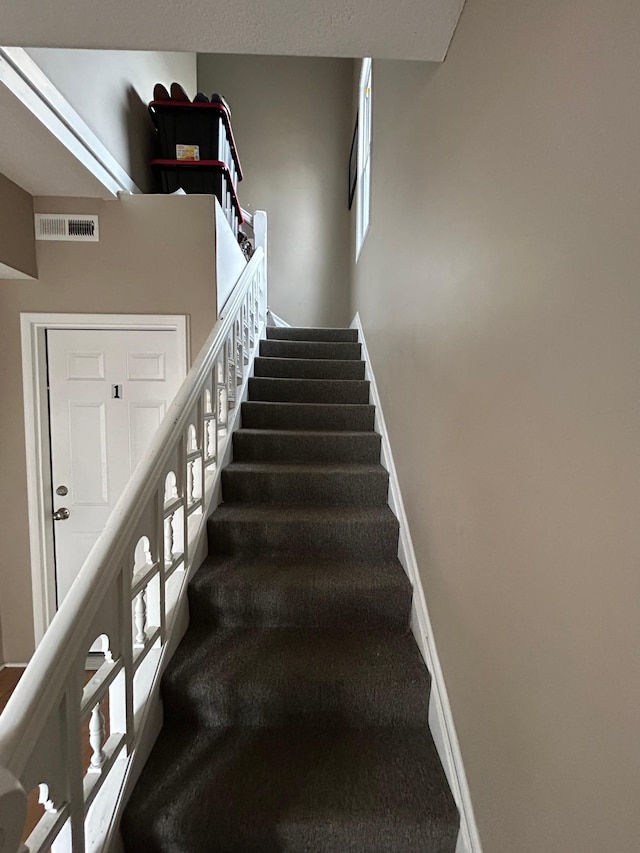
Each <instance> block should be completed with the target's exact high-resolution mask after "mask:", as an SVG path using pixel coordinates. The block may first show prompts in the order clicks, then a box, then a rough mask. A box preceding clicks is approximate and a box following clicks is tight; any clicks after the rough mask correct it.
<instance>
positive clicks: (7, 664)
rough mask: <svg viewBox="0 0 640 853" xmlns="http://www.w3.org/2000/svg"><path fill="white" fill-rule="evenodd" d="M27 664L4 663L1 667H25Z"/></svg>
mask: <svg viewBox="0 0 640 853" xmlns="http://www.w3.org/2000/svg"><path fill="white" fill-rule="evenodd" d="M26 666H27V664H26V663H16V662H11V663H3V664H2V665H0V669H25V668H26Z"/></svg>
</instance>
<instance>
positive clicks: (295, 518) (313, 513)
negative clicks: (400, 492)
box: [210, 502, 398, 526]
mask: <svg viewBox="0 0 640 853" xmlns="http://www.w3.org/2000/svg"><path fill="white" fill-rule="evenodd" d="M213 519H215V520H216V521H218V522H221V523H222V522H226V521H230V520H234V521H243V522H249V523H256V524H268V523H273V522H279V521H284V522H286V523H294V524H300V523H304V522H311V523H317V524H327V523H334V524H335V523H343V524H364V523H374V522H378V523H386V524H394V525H396V526H397V524H398V519H397V518H396V517H395V515H394V514H393V512H392V511H391V509H390V508H389V507H388V506H355V507H354V506H339V507H334V506H322V505H320V506H316V505H314V504H312V505H310V506H291V505H290V504H251V503H235V502H228V503H222V504H220V506H219V507H218V508H217V509H216V510H215V512H214V513H213V514H212V516H211V518H210V521H211V520H213Z"/></svg>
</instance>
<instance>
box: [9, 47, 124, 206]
mask: <svg viewBox="0 0 640 853" xmlns="http://www.w3.org/2000/svg"><path fill="white" fill-rule="evenodd" d="M0 83H3V84H4V85H5V86H6V87H7V88H8V89H9V91H10V92H11V93H12V94H13V95H15V97H16V98H18V99H19V100H20V101H21V102H22V103H23V104H24V106H25V107H26V108H27V109H28V110H29V111H30V112H31V113H32V114H33V115H34V116H35V118H37V119H38V121H40V122H41V123H42V125H43V126H44V127H45V128H46V129H47V130H48V131H49V133H51V134H52V136H54V137H55V139H57V140H58V142H59V143H60V144H61V145H63V146H64V147H65V148H66V149H67V151H69V152H70V153H71V154H72V155H73V156H74V157H75V158H76V159H77V160H78V161H79V162H80V163H81V164H82V165H83V166H84V168H85V169H86V170H87V171H88V172H89V173H90V174H91V175H93V177H94V178H95V179H96V180H97V181H98V182H99V183H101V184H102V186H103V187H104V188H105V190H106V192H107V194H108V195H109V196H112V197H113V198H115V197H116V196H117V195H118V193H119V192H126V193H139V192H140V189H139V187H137V186H136V184H135V183H134V181H133V180H132V179H131V177H130V175H128V174H127V172H126V171H125V170H124V169H123V168H122V166H121V165H120V163H118V161H117V160H116V158H115V157H114V156H113V154H111V152H110V151H108V150H107V149H106V148H105V146H104V145H103V144H102V142H100V140H99V139H98V137H97V136H96V135H95V133H94V132H93V131H92V130H91V128H90V127H89V126H88V125H87V124H86V122H85V121H84V120H83V119H82V118H81V117H80V115H79V114H78V113H77V112H76V111H75V109H74V108H73V107H72V106H71V104H70V103H69V101H67V99H66V98H65V97H64V96H63V95H62V93H61V92H60V91H59V90H58V89H57V88H56V87H55V86H54V84H53V83H52V82H51V80H49V78H48V77H47V76H46V74H45V73H44V72H43V71H42V69H41V68H40V67H39V66H38V65H37V64H36V63H35V62H34V61H33V59H31V57H30V56H29V54H28V53H27V52H26V50H24V49H23V48H21V47H0Z"/></svg>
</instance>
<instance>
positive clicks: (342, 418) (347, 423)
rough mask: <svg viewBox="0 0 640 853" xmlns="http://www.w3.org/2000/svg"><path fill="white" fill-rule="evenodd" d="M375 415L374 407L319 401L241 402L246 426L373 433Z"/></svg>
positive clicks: (249, 427)
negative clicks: (306, 402)
mask: <svg viewBox="0 0 640 853" xmlns="http://www.w3.org/2000/svg"><path fill="white" fill-rule="evenodd" d="M375 414H376V413H375V407H374V406H366V405H343V406H340V405H337V406H334V405H331V406H319V405H318V404H317V403H310V404H305V403H285V404H282V403H264V402H259V401H253V402H249V403H243V404H242V426H243V427H244V428H245V429H286V430H292V429H295V430H303V429H308V430H339V431H345V430H346V431H349V432H370V431H371V430H373V426H374V421H375Z"/></svg>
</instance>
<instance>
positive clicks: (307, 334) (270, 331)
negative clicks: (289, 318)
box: [267, 326, 358, 343]
mask: <svg viewBox="0 0 640 853" xmlns="http://www.w3.org/2000/svg"><path fill="white" fill-rule="evenodd" d="M267 339H268V340H271V341H331V342H336V341H341V342H351V343H355V342H357V340H358V330H357V329H306V328H296V327H293V326H289V327H287V326H267Z"/></svg>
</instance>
